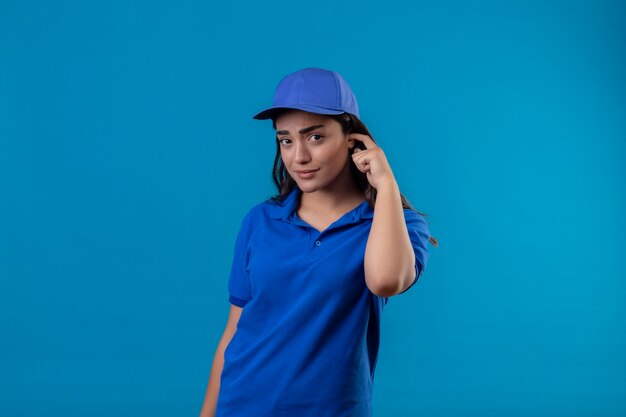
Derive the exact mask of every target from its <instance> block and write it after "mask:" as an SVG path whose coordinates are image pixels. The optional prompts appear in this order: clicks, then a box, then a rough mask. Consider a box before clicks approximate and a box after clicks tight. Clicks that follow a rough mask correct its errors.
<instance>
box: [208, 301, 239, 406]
mask: <svg viewBox="0 0 626 417" xmlns="http://www.w3.org/2000/svg"><path fill="white" fill-rule="evenodd" d="M242 310H243V309H242V308H241V307H238V306H235V305H232V304H231V306H230V315H229V317H228V323H227V324H226V328H225V329H224V333H223V334H222V338H221V339H220V341H219V343H218V345H217V349H216V350H215V355H214V357H213V366H212V367H211V375H210V376H209V384H208V386H207V390H206V394H205V396H204V403H203V404H202V410H201V411H200V417H213V416H214V415H215V408H216V407H217V396H218V394H219V391H220V376H221V374H222V368H223V367H224V351H225V350H226V347H227V346H228V344H229V343H230V341H231V339H232V338H233V335H234V334H235V332H236V331H237V323H238V322H239V317H240V316H241V312H242Z"/></svg>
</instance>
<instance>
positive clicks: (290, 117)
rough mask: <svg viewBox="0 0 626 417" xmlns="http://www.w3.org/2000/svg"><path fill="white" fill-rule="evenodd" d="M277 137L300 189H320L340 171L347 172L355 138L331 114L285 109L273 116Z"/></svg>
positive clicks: (282, 153)
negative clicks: (344, 132)
mask: <svg viewBox="0 0 626 417" xmlns="http://www.w3.org/2000/svg"><path fill="white" fill-rule="evenodd" d="M276 138H277V140H278V143H279V146H280V154H281V156H282V159H283V163H284V164H285V168H286V169H287V172H289V175H291V177H292V178H293V179H294V180H295V181H296V183H297V184H298V186H299V187H300V189H301V190H302V191H303V192H312V191H315V190H319V189H323V188H325V187H327V186H328V185H330V184H332V183H333V181H335V180H336V179H337V178H339V176H340V175H349V174H350V172H349V168H350V167H349V166H348V165H347V164H348V162H350V161H349V159H348V158H349V157H348V155H349V151H350V149H351V148H353V147H354V140H353V139H348V135H344V134H343V132H342V130H341V124H339V122H337V121H336V120H334V119H332V118H330V117H326V116H324V115H320V114H315V113H309V112H305V111H300V110H288V111H285V112H284V113H282V114H281V115H280V116H279V117H278V118H277V119H276ZM298 171H314V172H311V173H308V174H307V173H298Z"/></svg>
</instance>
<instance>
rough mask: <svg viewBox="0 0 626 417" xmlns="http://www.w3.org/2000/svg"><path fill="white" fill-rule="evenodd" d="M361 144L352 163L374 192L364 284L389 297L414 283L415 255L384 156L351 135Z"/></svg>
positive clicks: (369, 142)
mask: <svg viewBox="0 0 626 417" xmlns="http://www.w3.org/2000/svg"><path fill="white" fill-rule="evenodd" d="M351 137H352V138H353V139H356V140H360V141H361V142H363V143H364V144H365V147H366V149H365V150H359V149H357V150H355V152H354V153H353V154H352V159H353V161H354V163H355V164H356V166H357V167H358V169H359V170H360V171H361V172H364V173H366V174H367V179H368V181H369V182H370V184H371V185H372V186H373V187H374V188H376V204H375V207H374V218H373V220H372V227H371V229H370V233H369V237H368V239H367V246H366V248H365V265H364V267H365V281H366V284H367V286H368V287H369V289H370V291H372V292H373V293H374V294H376V295H378V296H381V297H390V296H392V295H396V294H399V293H401V292H402V291H404V290H405V289H407V288H408V287H409V286H410V285H411V284H412V283H413V281H414V279H415V275H416V272H417V271H416V270H415V252H414V251H413V246H412V245H411V240H410V238H409V232H408V230H407V227H406V221H405V219H404V209H403V207H402V199H401V196H400V188H399V187H398V183H397V182H396V179H395V177H394V176H393V172H392V171H391V167H390V166H389V163H388V162H387V158H386V157H385V154H384V152H383V150H382V148H380V147H379V146H377V145H376V144H375V143H374V141H373V140H372V139H371V138H370V137H369V136H368V135H363V134H359V133H352V134H351Z"/></svg>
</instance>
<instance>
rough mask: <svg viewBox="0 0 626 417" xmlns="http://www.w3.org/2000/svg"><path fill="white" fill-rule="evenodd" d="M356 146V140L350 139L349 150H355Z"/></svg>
mask: <svg viewBox="0 0 626 417" xmlns="http://www.w3.org/2000/svg"><path fill="white" fill-rule="evenodd" d="M355 146H356V142H355V140H354V139H351V138H348V148H349V149H354V147H355Z"/></svg>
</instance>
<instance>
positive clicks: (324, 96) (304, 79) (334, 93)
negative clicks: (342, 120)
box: [252, 68, 359, 120]
mask: <svg viewBox="0 0 626 417" xmlns="http://www.w3.org/2000/svg"><path fill="white" fill-rule="evenodd" d="M285 109H298V110H304V111H308V112H311V113H318V114H341V113H344V112H345V113H350V114H353V115H355V116H357V117H359V105H358V104H357V101H356V97H355V96H354V93H353V92H352V90H351V89H350V86H349V85H348V83H347V82H346V80H345V79H344V78H343V77H342V76H341V75H340V74H339V73H338V72H336V71H330V70H326V69H323V68H304V69H301V70H298V71H296V72H294V73H291V74H289V75H287V76H285V77H284V78H283V79H282V80H280V82H279V83H278V86H277V87H276V91H275V93H274V103H273V105H272V107H270V108H267V109H265V110H263V111H261V112H259V113H257V114H256V115H254V116H253V117H252V118H253V119H259V120H262V119H271V118H272V117H273V116H274V115H276V114H277V113H278V112H279V111H281V110H285Z"/></svg>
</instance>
